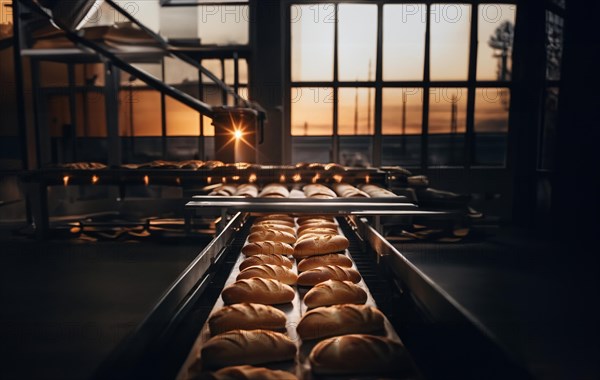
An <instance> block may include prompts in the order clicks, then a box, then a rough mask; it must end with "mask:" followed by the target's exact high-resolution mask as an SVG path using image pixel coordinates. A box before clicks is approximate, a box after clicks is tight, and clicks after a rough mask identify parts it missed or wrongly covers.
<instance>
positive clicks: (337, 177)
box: [333, 174, 344, 183]
mask: <svg viewBox="0 0 600 380" xmlns="http://www.w3.org/2000/svg"><path fill="white" fill-rule="evenodd" d="M333 179H334V180H335V182H337V183H340V182H342V180H343V179H344V177H342V176H341V175H339V174H336V175H334V176H333Z"/></svg>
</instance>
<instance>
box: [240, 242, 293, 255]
mask: <svg viewBox="0 0 600 380" xmlns="http://www.w3.org/2000/svg"><path fill="white" fill-rule="evenodd" d="M242 253H243V254H244V255H245V256H254V255H260V254H267V255H283V256H287V255H291V254H293V253H294V248H292V246H291V245H289V244H287V243H282V242H280V241H259V242H256V243H249V244H246V245H245V246H243V247H242Z"/></svg>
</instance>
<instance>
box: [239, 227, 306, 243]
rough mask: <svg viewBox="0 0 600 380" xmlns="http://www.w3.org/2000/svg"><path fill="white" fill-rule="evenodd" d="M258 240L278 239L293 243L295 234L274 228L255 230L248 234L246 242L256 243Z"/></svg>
mask: <svg viewBox="0 0 600 380" xmlns="http://www.w3.org/2000/svg"><path fill="white" fill-rule="evenodd" d="M259 241H280V242H282V243H288V244H294V243H295V242H296V236H294V235H293V234H291V233H289V232H285V231H276V230H263V231H256V232H252V233H251V234H250V235H248V242H250V243H256V242H259Z"/></svg>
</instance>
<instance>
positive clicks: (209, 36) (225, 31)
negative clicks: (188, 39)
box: [197, 5, 250, 45]
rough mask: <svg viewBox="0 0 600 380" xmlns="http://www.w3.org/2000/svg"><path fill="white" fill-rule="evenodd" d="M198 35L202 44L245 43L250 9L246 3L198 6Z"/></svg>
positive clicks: (246, 41) (247, 34)
mask: <svg viewBox="0 0 600 380" xmlns="http://www.w3.org/2000/svg"><path fill="white" fill-rule="evenodd" d="M197 12H198V37H200V42H201V43H202V45H213V44H214V45H245V44H247V43H248V40H249V39H248V36H249V25H250V9H249V8H248V6H247V5H207V6H199V7H198V10H197Z"/></svg>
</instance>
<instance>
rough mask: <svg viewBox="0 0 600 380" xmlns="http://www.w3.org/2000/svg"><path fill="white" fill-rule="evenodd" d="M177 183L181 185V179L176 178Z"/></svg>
mask: <svg viewBox="0 0 600 380" xmlns="http://www.w3.org/2000/svg"><path fill="white" fill-rule="evenodd" d="M175 183H177V184H178V185H181V178H179V177H177V178H175Z"/></svg>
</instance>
